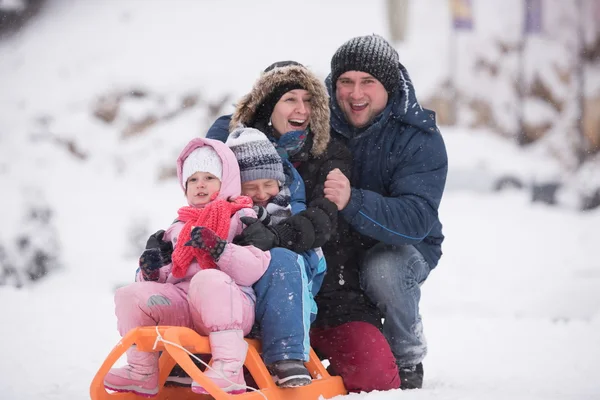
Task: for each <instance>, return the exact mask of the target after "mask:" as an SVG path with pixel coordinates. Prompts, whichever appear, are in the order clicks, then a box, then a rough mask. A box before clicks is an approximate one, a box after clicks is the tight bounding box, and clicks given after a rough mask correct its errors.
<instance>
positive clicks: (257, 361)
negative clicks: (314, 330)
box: [90, 326, 347, 400]
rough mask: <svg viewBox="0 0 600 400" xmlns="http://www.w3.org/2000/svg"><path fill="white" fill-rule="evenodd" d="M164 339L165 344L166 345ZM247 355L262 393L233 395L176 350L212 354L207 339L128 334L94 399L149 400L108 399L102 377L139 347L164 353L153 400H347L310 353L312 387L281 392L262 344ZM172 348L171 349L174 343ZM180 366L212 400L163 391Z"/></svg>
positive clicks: (142, 331)
mask: <svg viewBox="0 0 600 400" xmlns="http://www.w3.org/2000/svg"><path fill="white" fill-rule="evenodd" d="M162 339H164V341H163V340H162ZM246 341H247V342H248V354H247V355H246V361H245V362H244V365H245V366H246V368H247V369H248V371H249V372H250V374H251V375H252V377H253V378H254V381H255V382H256V385H257V387H258V390H257V391H248V392H246V393H243V394H237V395H232V394H228V393H225V392H224V391H222V390H221V389H220V388H219V387H218V386H217V385H215V384H214V383H213V382H212V381H211V380H210V379H208V378H207V377H206V376H205V375H204V373H203V372H202V371H200V370H199V369H198V367H196V365H195V364H194V361H193V360H192V359H191V358H190V355H189V354H188V353H187V352H186V351H185V350H183V349H182V348H180V347H178V346H177V345H179V346H181V347H183V348H185V349H186V350H188V351H189V352H190V353H195V354H210V344H209V341H208V338H207V337H206V336H200V335H199V334H197V333H196V332H195V331H193V330H191V329H189V328H182V327H171V326H159V327H142V328H136V329H133V330H132V331H130V332H129V333H128V334H127V335H125V337H123V338H122V339H121V341H119V343H117V345H116V346H115V347H114V348H113V349H112V351H111V352H110V354H109V355H108V357H107V358H106V360H105V361H104V363H103V364H102V366H101V367H100V369H99V370H98V372H97V373H96V376H95V377H94V380H93V381H92V385H91V387H90V395H91V399H92V400H142V399H144V400H147V398H145V397H142V396H138V395H137V394H135V393H116V392H115V393H109V392H107V391H106V389H105V388H104V377H105V376H106V374H107V373H108V371H109V370H110V369H111V368H112V366H113V365H114V363H115V362H116V361H117V360H118V359H119V358H120V357H121V356H122V355H123V354H124V353H125V352H126V351H127V349H129V347H131V345H133V344H135V345H137V348H138V350H141V351H160V352H162V355H161V356H160V359H159V366H158V368H159V374H160V375H159V381H158V386H159V391H158V395H156V396H155V397H152V399H156V400H203V399H211V398H214V399H216V400H259V399H262V400H264V399H268V400H318V399H319V398H321V396H322V397H323V398H325V399H329V398H332V397H335V396H338V395H343V394H347V391H346V389H345V388H344V384H343V382H342V378H340V377H339V376H331V375H329V373H328V372H327V370H326V369H325V367H324V366H323V364H321V361H320V360H319V358H318V357H317V355H316V354H315V352H314V351H313V350H312V349H311V350H310V359H309V361H308V362H307V363H306V364H305V365H306V368H308V370H309V371H310V374H311V375H312V378H313V381H312V383H311V384H310V385H307V386H302V387H295V388H280V387H278V386H277V385H276V384H275V382H273V379H272V378H271V375H270V374H269V372H268V371H267V368H266V366H265V364H264V363H263V361H262V358H261V357H260V342H259V341H258V340H255V339H246ZM169 342H170V343H174V344H170V343H169ZM176 363H177V364H179V365H180V366H181V368H182V369H183V370H184V371H186V372H187V373H188V374H189V375H190V376H191V377H192V379H193V380H194V381H196V382H198V383H199V384H201V385H202V387H204V388H205V389H206V390H207V391H208V392H209V393H210V395H200V394H196V393H194V392H192V390H191V388H187V387H175V386H167V387H165V386H164V385H165V382H166V380H167V377H168V376H169V373H170V372H171V369H172V368H173V367H174V366H175V364H176Z"/></svg>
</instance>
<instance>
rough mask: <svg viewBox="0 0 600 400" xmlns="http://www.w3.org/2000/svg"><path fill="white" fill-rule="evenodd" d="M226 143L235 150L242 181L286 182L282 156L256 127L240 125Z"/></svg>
mask: <svg viewBox="0 0 600 400" xmlns="http://www.w3.org/2000/svg"><path fill="white" fill-rule="evenodd" d="M225 144H226V145H227V146H228V147H229V148H230V149H231V151H233V153H234V154H235V158H237V161H238V164H239V166H240V174H241V178H242V183H244V182H248V181H253V180H255V179H275V180H276V181H279V182H280V184H283V183H284V182H285V175H284V173H283V164H282V162H281V157H280V156H279V153H277V150H276V149H275V146H274V145H273V143H271V142H270V141H269V139H267V137H266V136H265V134H264V133H262V132H261V131H259V130H258V129H254V128H246V127H242V126H240V127H238V128H236V129H235V130H234V131H233V132H231V133H230V134H229V137H227V141H226V142H225Z"/></svg>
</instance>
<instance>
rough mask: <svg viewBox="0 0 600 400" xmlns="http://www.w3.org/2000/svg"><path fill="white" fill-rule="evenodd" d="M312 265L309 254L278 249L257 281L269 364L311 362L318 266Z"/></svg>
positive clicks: (258, 311) (259, 320) (259, 314)
mask: <svg viewBox="0 0 600 400" xmlns="http://www.w3.org/2000/svg"><path fill="white" fill-rule="evenodd" d="M309 264H311V263H310V259H309V258H308V257H305V256H302V255H299V254H297V253H294V252H292V251H290V250H287V249H283V248H274V249H272V250H271V263H270V264H269V267H268V268H267V271H266V272H265V273H264V275H263V276H262V277H261V278H260V279H259V280H258V282H256V283H255V284H254V291H255V292H256V322H257V323H258V325H259V328H260V336H261V340H262V357H263V360H264V362H265V364H267V365H269V364H272V363H274V362H276V361H281V360H302V361H308V355H309V351H310V337H309V329H310V324H311V322H312V319H313V318H314V315H313V314H314V313H315V312H316V304H315V302H314V299H313V296H312V293H311V286H312V277H313V275H314V269H311V265H309ZM313 267H314V265H313Z"/></svg>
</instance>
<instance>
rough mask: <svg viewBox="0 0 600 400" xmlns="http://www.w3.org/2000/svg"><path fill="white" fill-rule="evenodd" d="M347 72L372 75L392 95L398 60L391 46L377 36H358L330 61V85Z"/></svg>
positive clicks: (395, 82) (398, 68)
mask: <svg viewBox="0 0 600 400" xmlns="http://www.w3.org/2000/svg"><path fill="white" fill-rule="evenodd" d="M347 71H362V72H366V73H368V74H371V75H373V77H375V78H376V79H377V80H378V81H379V82H381V84H382V85H383V87H384V88H385V90H387V92H388V93H390V94H391V93H393V92H394V91H395V90H396V87H397V86H398V82H399V80H400V58H399V56H398V52H397V51H396V50H395V49H394V48H393V47H392V45H391V44H390V43H389V42H388V41H387V40H385V39H384V38H382V37H381V36H379V35H369V36H359V37H355V38H352V39H350V40H348V41H347V42H346V43H344V44H343V45H342V46H341V47H340V48H339V49H337V51H336V52H335V54H334V55H333V57H332V59H331V83H332V85H333V87H334V88H335V85H336V83H337V80H338V78H339V77H340V75H342V74H343V73H344V72H347Z"/></svg>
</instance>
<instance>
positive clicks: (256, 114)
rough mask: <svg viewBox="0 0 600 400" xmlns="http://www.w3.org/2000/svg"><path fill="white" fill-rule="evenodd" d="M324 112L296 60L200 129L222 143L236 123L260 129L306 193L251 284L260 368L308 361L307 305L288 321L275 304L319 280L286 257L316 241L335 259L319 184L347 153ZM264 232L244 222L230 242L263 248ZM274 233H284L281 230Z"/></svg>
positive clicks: (331, 217)
mask: <svg viewBox="0 0 600 400" xmlns="http://www.w3.org/2000/svg"><path fill="white" fill-rule="evenodd" d="M329 113H330V111H329V97H328V95H327V91H326V88H325V86H324V84H323V83H322V82H321V81H320V80H319V79H318V78H317V77H316V76H315V75H314V74H313V73H312V72H311V71H310V70H308V69H307V68H306V67H304V66H303V65H301V64H299V63H296V62H294V61H284V62H278V63H274V64H272V65H271V66H269V67H268V68H267V69H266V70H265V71H264V72H263V73H262V74H261V76H260V77H259V78H258V80H257V81H256V82H255V84H254V86H253V88H252V90H251V91H250V92H249V93H248V94H246V95H245V96H244V97H243V98H242V99H241V100H240V101H239V102H238V104H237V107H236V110H235V112H234V114H233V115H230V116H223V117H220V118H219V119H218V120H217V121H216V122H215V123H214V124H213V126H212V127H211V128H210V129H209V131H208V133H207V137H208V138H211V139H218V140H221V141H225V140H226V139H227V137H228V135H229V132H230V131H231V130H233V129H234V128H235V127H236V126H238V125H239V124H242V125H245V126H249V127H253V128H256V129H258V130H260V131H262V132H263V133H265V134H266V136H267V137H268V138H269V140H270V141H271V142H272V143H273V145H274V146H275V147H276V149H277V151H278V153H279V155H280V156H281V158H282V159H283V160H284V164H285V163H286V161H287V165H288V167H290V168H294V167H295V168H296V169H297V171H298V172H299V174H300V176H301V177H302V180H303V181H304V186H305V188H306V191H305V193H297V195H296V198H295V199H294V196H292V197H293V198H292V202H294V201H306V203H307V204H308V207H307V209H306V210H305V211H302V212H301V213H299V214H296V215H294V216H292V217H290V218H288V219H287V220H285V221H282V222H281V223H280V224H284V225H285V228H288V229H290V230H292V231H294V232H295V233H296V234H295V235H292V236H294V237H295V238H296V239H295V240H291V241H286V243H279V241H278V240H277V237H275V241H274V242H273V243H269V245H270V246H272V247H274V248H273V250H271V257H272V259H271V263H270V265H269V268H268V269H267V272H265V274H264V275H263V277H262V278H261V279H260V280H259V281H258V282H257V283H256V284H255V285H254V289H255V291H256V295H257V309H256V320H257V322H258V324H259V327H260V329H261V336H262V341H263V358H264V359H265V363H266V364H267V365H274V364H273V363H275V365H277V364H278V363H277V362H278V361H281V360H297V361H306V360H308V351H309V348H310V346H309V328H310V323H311V322H312V321H311V320H310V317H309V316H310V315H311V313H310V310H302V315H298V316H295V317H294V318H291V316H290V315H284V314H285V313H282V312H280V311H281V310H279V309H278V307H277V306H278V301H277V298H281V296H288V294H289V293H298V294H299V293H302V287H303V286H304V285H308V286H309V287H310V289H311V292H313V293H316V291H318V289H319V287H320V282H312V281H311V280H310V277H311V276H313V275H314V274H313V272H314V271H310V270H309V266H305V267H306V270H304V271H302V270H301V271H298V270H297V265H298V263H297V262H293V261H295V260H297V259H298V254H297V253H298V252H303V251H306V250H308V249H311V248H317V247H321V246H323V250H324V252H325V255H326V257H329V256H328V254H327V253H330V255H331V257H335V256H336V255H335V246H334V245H333V244H332V242H335V240H337V234H336V232H337V225H338V219H337V214H338V212H337V207H336V206H335V204H333V203H332V202H330V201H329V200H327V199H325V198H324V193H323V188H324V183H325V180H326V177H327V174H328V173H329V172H330V171H331V170H333V169H335V168H339V169H340V170H341V171H342V172H343V173H344V174H346V175H347V176H350V169H351V155H350V152H349V151H348V149H347V148H346V146H345V145H344V144H342V143H341V142H339V141H337V140H333V139H331V138H330V135H329V129H330V128H329V116H330V114H329ZM303 195H305V196H303ZM307 222H308V224H307ZM340 222H342V221H340ZM258 224H260V223H258ZM253 225H256V224H253ZM307 227H308V228H307ZM266 229H268V228H266V227H262V226H260V225H256V226H254V227H253V226H249V227H248V228H247V229H245V230H244V232H243V233H242V235H241V236H242V237H241V240H240V241H237V242H236V243H238V244H254V245H255V246H257V247H259V248H262V249H263V250H267V249H268V248H265V247H261V244H262V242H263V241H264V238H265V237H266V236H269V235H268V232H265V230H266ZM279 229H281V227H279ZM307 229H308V232H307ZM263 233H265V235H263ZM275 236H277V235H275ZM279 236H285V237H289V235H287V234H286V235H279ZM259 242H261V244H259ZM281 277H285V279H284V280H282V279H281ZM295 298H298V299H300V298H301V296H298V297H295ZM299 301H300V300H299ZM307 305H308V304H307ZM313 311H314V310H313ZM292 320H294V321H297V323H296V325H298V326H293V325H290V323H289V321H292ZM298 335H300V336H298ZM290 336H291V337H294V338H298V337H300V338H301V339H302V340H301V341H300V342H298V341H295V342H296V343H301V345H302V346H301V348H298V349H294V348H293V347H291V346H290V345H289V343H290V342H291V341H290V340H289V339H290ZM298 355H302V358H301V359H299V358H298ZM296 367H297V369H296V370H295V374H301V371H300V368H304V366H303V364H302V363H296ZM270 369H271V372H272V373H273V372H275V375H277V376H278V377H281V376H280V375H285V374H286V371H283V370H277V369H275V371H273V369H272V368H270ZM305 373H306V374H308V371H305Z"/></svg>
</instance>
